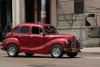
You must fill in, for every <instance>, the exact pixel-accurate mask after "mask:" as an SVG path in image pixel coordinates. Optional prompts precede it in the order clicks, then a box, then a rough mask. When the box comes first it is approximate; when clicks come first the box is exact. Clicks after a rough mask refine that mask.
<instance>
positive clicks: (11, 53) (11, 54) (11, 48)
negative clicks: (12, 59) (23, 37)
mask: <svg viewBox="0 0 100 67" xmlns="http://www.w3.org/2000/svg"><path fill="white" fill-rule="evenodd" d="M15 52H16V49H15V48H14V47H9V49H8V53H9V55H10V56H14V55H15Z"/></svg>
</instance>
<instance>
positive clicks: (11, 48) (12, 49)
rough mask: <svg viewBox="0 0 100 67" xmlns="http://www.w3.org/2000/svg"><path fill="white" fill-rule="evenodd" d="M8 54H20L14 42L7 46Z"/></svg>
mask: <svg viewBox="0 0 100 67" xmlns="http://www.w3.org/2000/svg"><path fill="white" fill-rule="evenodd" d="M7 54H8V56H10V57H16V56H18V49H17V47H16V46H15V45H14V44H10V45H9V46H7Z"/></svg>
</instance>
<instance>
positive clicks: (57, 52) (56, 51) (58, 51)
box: [50, 45, 63, 58]
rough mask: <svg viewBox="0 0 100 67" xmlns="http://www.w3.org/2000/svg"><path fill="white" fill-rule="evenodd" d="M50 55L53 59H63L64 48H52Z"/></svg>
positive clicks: (55, 46) (57, 46)
mask: <svg viewBox="0 0 100 67" xmlns="http://www.w3.org/2000/svg"><path fill="white" fill-rule="evenodd" d="M50 54H51V56H52V57H53V58H61V57H62V56H63V48H62V47H61V46H59V45H54V46H52V48H51V50H50Z"/></svg>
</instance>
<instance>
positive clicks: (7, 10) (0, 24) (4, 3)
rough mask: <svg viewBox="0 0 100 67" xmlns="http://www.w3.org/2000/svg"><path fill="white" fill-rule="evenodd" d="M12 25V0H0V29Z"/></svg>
mask: <svg viewBox="0 0 100 67" xmlns="http://www.w3.org/2000/svg"><path fill="white" fill-rule="evenodd" d="M11 24H12V0H0V29H1V30H2V32H3V31H4V29H5V26H7V25H11Z"/></svg>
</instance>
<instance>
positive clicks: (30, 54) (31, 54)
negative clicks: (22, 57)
mask: <svg viewBox="0 0 100 67" xmlns="http://www.w3.org/2000/svg"><path fill="white" fill-rule="evenodd" d="M25 54H26V56H28V57H32V56H33V55H34V53H25Z"/></svg>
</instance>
